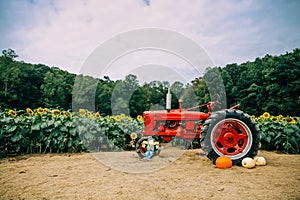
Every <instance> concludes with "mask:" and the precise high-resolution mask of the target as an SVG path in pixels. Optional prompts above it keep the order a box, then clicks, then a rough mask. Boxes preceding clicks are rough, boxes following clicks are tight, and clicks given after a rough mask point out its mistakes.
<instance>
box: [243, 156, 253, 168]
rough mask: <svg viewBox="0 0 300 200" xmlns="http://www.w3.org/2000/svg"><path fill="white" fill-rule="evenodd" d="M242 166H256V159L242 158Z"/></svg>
mask: <svg viewBox="0 0 300 200" xmlns="http://www.w3.org/2000/svg"><path fill="white" fill-rule="evenodd" d="M242 166H243V167H245V168H248V169H251V168H254V167H255V161H254V159H252V158H248V157H247V158H244V159H243V160H242Z"/></svg>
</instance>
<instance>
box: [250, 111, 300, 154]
mask: <svg viewBox="0 0 300 200" xmlns="http://www.w3.org/2000/svg"><path fill="white" fill-rule="evenodd" d="M252 118H253V119H254V120H255V121H256V123H257V124H258V126H259V128H260V132H261V134H262V139H261V144H262V147H261V148H262V149H265V150H278V151H280V152H283V153H294V154H299V153H300V117H290V116H288V117H284V116H282V115H278V116H271V115H270V113H268V112H265V113H264V114H262V115H261V116H259V117H255V116H252Z"/></svg>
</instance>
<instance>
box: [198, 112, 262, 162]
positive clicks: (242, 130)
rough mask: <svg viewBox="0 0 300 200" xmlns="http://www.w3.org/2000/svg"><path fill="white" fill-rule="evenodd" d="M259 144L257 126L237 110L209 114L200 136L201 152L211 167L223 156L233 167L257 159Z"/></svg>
mask: <svg viewBox="0 0 300 200" xmlns="http://www.w3.org/2000/svg"><path fill="white" fill-rule="evenodd" d="M260 140H261V135H260V132H259V128H258V126H257V125H256V123H255V122H254V120H252V119H251V118H250V116H249V115H248V114H245V113H244V112H242V111H240V110H232V109H225V110H220V111H217V112H214V113H212V114H211V116H210V117H209V118H208V119H207V120H206V121H205V123H204V125H203V128H202V132H201V148H202V150H203V151H204V152H205V153H206V155H207V157H208V158H209V159H210V160H212V161H213V163H214V164H215V161H216V159H217V158H218V157H219V156H222V155H226V156H228V157H229V158H230V159H231V160H232V163H233V164H235V165H241V162H242V160H243V158H245V157H254V156H256V155H257V151H258V149H259V146H260Z"/></svg>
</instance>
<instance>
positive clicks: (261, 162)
mask: <svg viewBox="0 0 300 200" xmlns="http://www.w3.org/2000/svg"><path fill="white" fill-rule="evenodd" d="M254 161H255V165H257V166H264V165H266V164H267V161H266V159H265V158H264V157H262V156H257V157H255V158H254Z"/></svg>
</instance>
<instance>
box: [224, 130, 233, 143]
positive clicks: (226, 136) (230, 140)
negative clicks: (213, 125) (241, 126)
mask: <svg viewBox="0 0 300 200" xmlns="http://www.w3.org/2000/svg"><path fill="white" fill-rule="evenodd" d="M234 138H235V136H234V134H233V133H232V132H227V133H225V134H224V143H226V144H228V145H232V144H234V143H235V139H234Z"/></svg>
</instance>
